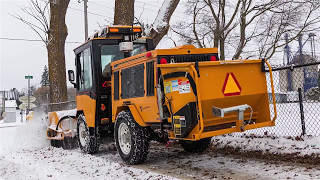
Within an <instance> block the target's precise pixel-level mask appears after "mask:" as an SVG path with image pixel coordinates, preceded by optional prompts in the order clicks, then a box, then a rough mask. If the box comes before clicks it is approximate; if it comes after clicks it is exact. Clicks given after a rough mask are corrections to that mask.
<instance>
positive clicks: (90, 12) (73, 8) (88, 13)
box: [68, 7, 112, 18]
mask: <svg viewBox="0 0 320 180" xmlns="http://www.w3.org/2000/svg"><path fill="white" fill-rule="evenodd" d="M68 8H69V9H72V10H76V11H81V12H84V11H83V10H81V9H77V8H73V7H68ZM88 14H92V15H96V16H100V17H107V18H112V17H110V16H105V15H101V14H97V13H93V12H89V11H88Z"/></svg>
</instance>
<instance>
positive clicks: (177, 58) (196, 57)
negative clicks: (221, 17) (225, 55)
mask: <svg viewBox="0 0 320 180" xmlns="http://www.w3.org/2000/svg"><path fill="white" fill-rule="evenodd" d="M211 56H215V57H216V59H218V54H189V55H173V56H158V63H160V59H161V58H166V59H167V61H168V63H170V62H172V61H173V62H174V63H181V62H196V61H200V62H201V61H210V58H211Z"/></svg>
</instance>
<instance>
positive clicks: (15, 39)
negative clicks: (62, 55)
mask: <svg viewBox="0 0 320 180" xmlns="http://www.w3.org/2000/svg"><path fill="white" fill-rule="evenodd" d="M0 39H2V40H10V41H31V42H43V41H42V40H40V39H18V38H2V37H0ZM66 43H72V44H75V43H76V44H79V43H80V44H81V43H82V42H71V41H70V42H69V41H67V42H66Z"/></svg>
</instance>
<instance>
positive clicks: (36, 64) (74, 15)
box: [0, 0, 183, 90]
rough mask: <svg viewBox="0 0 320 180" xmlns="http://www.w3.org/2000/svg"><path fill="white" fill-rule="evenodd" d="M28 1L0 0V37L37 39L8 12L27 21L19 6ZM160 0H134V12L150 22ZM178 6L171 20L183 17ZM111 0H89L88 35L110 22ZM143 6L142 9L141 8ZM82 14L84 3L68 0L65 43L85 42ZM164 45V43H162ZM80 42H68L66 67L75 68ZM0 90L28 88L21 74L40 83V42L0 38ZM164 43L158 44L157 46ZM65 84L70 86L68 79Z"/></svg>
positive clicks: (44, 62) (42, 56) (44, 57)
mask: <svg viewBox="0 0 320 180" xmlns="http://www.w3.org/2000/svg"><path fill="white" fill-rule="evenodd" d="M27 2H28V1H27V0H7V1H6V0H0V6H1V14H0V16H1V20H0V22H1V25H0V26H1V28H0V37H1V38H15V39H30V40H39V39H40V38H39V37H38V35H37V34H36V33H35V32H33V31H32V29H31V28H30V27H28V26H27V25H25V24H23V23H22V22H20V21H19V20H17V19H15V18H14V17H12V16H11V15H10V14H19V15H21V16H23V17H24V18H25V19H26V20H32V18H30V17H28V16H26V15H24V14H23V12H22V11H21V10H20V9H19V7H18V6H20V7H24V6H27V5H28V3H27ZM161 4H162V0H153V1H150V0H136V3H135V15H136V16H140V15H141V19H143V20H144V21H146V22H149V23H151V22H153V20H154V19H155V17H156V14H157V12H158V9H159V7H160V6H161ZM181 6H182V5H180V7H178V8H177V11H176V12H175V15H174V17H175V18H173V19H172V20H173V21H174V19H179V18H180V20H181V18H182V17H183V14H182V11H183V9H182V10H181ZM113 7H114V0H89V2H88V13H89V14H88V20H89V36H90V35H92V34H93V33H94V32H95V30H99V25H106V24H110V22H112V20H113ZM143 7H144V11H142V10H143ZM83 19H84V17H83V3H78V0H71V1H70V4H69V8H68V11H67V17H66V23H67V26H68V37H67V42H83V41H84V20H83ZM162 44H163V43H162ZM78 45H80V44H77V43H67V44H66V49H65V54H66V68H67V70H68V69H74V53H73V49H74V48H75V47H77V46H78ZM0 46H1V50H0V58H1V61H0V90H10V89H12V88H14V87H15V88H17V89H18V90H21V89H23V88H26V87H27V80H25V79H24V78H25V77H24V76H26V75H33V78H34V79H33V80H31V83H32V84H36V85H39V84H40V81H41V75H42V72H43V68H44V66H45V65H47V64H48V59H47V51H46V47H45V45H44V43H43V42H35V41H14V40H3V39H0ZM161 46H162V47H164V45H161V44H160V47H161ZM165 46H166V47H167V48H170V47H173V46H174V45H173V43H170V42H167V43H165ZM67 83H68V86H71V85H70V83H69V82H67Z"/></svg>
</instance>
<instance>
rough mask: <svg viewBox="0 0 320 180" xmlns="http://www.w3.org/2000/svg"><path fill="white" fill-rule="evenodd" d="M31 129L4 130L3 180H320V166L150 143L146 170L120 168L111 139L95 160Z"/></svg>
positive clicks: (0, 166)
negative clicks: (55, 144)
mask: <svg viewBox="0 0 320 180" xmlns="http://www.w3.org/2000/svg"><path fill="white" fill-rule="evenodd" d="M43 132H44V131H43V130H42V129H39V128H36V127H35V126H33V125H32V124H30V125H27V126H18V127H7V128H0V140H1V144H0V145H1V151H0V179H176V178H177V179H320V167H317V166H312V165H305V164H304V165H303V164H296V163H285V162H279V161H270V160H261V159H260V160H256V159H252V158H244V157H241V156H230V155H229V156H224V155H222V154H219V153H215V152H214V151H213V149H209V150H208V151H206V152H205V153H203V154H192V153H186V152H184V151H182V150H181V149H180V148H179V147H178V145H177V144H175V145H173V146H172V147H169V148H165V147H164V146H163V145H161V144H158V143H151V147H150V154H149V156H148V159H147V160H146V162H145V163H144V164H142V165H135V166H128V165H125V164H123V163H122V161H121V159H120V157H119V156H118V154H117V152H116V149H115V147H114V144H113V142H112V139H109V140H108V141H107V142H105V143H104V144H103V145H102V146H101V147H100V152H99V153H98V154H95V155H88V154H83V153H82V152H81V151H80V150H79V149H75V150H63V149H62V148H53V147H50V146H49V143H48V142H47V141H46V140H45V138H43V137H45V135H43V137H42V136H41V137H40V136H39V135H40V134H42V133H43Z"/></svg>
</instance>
